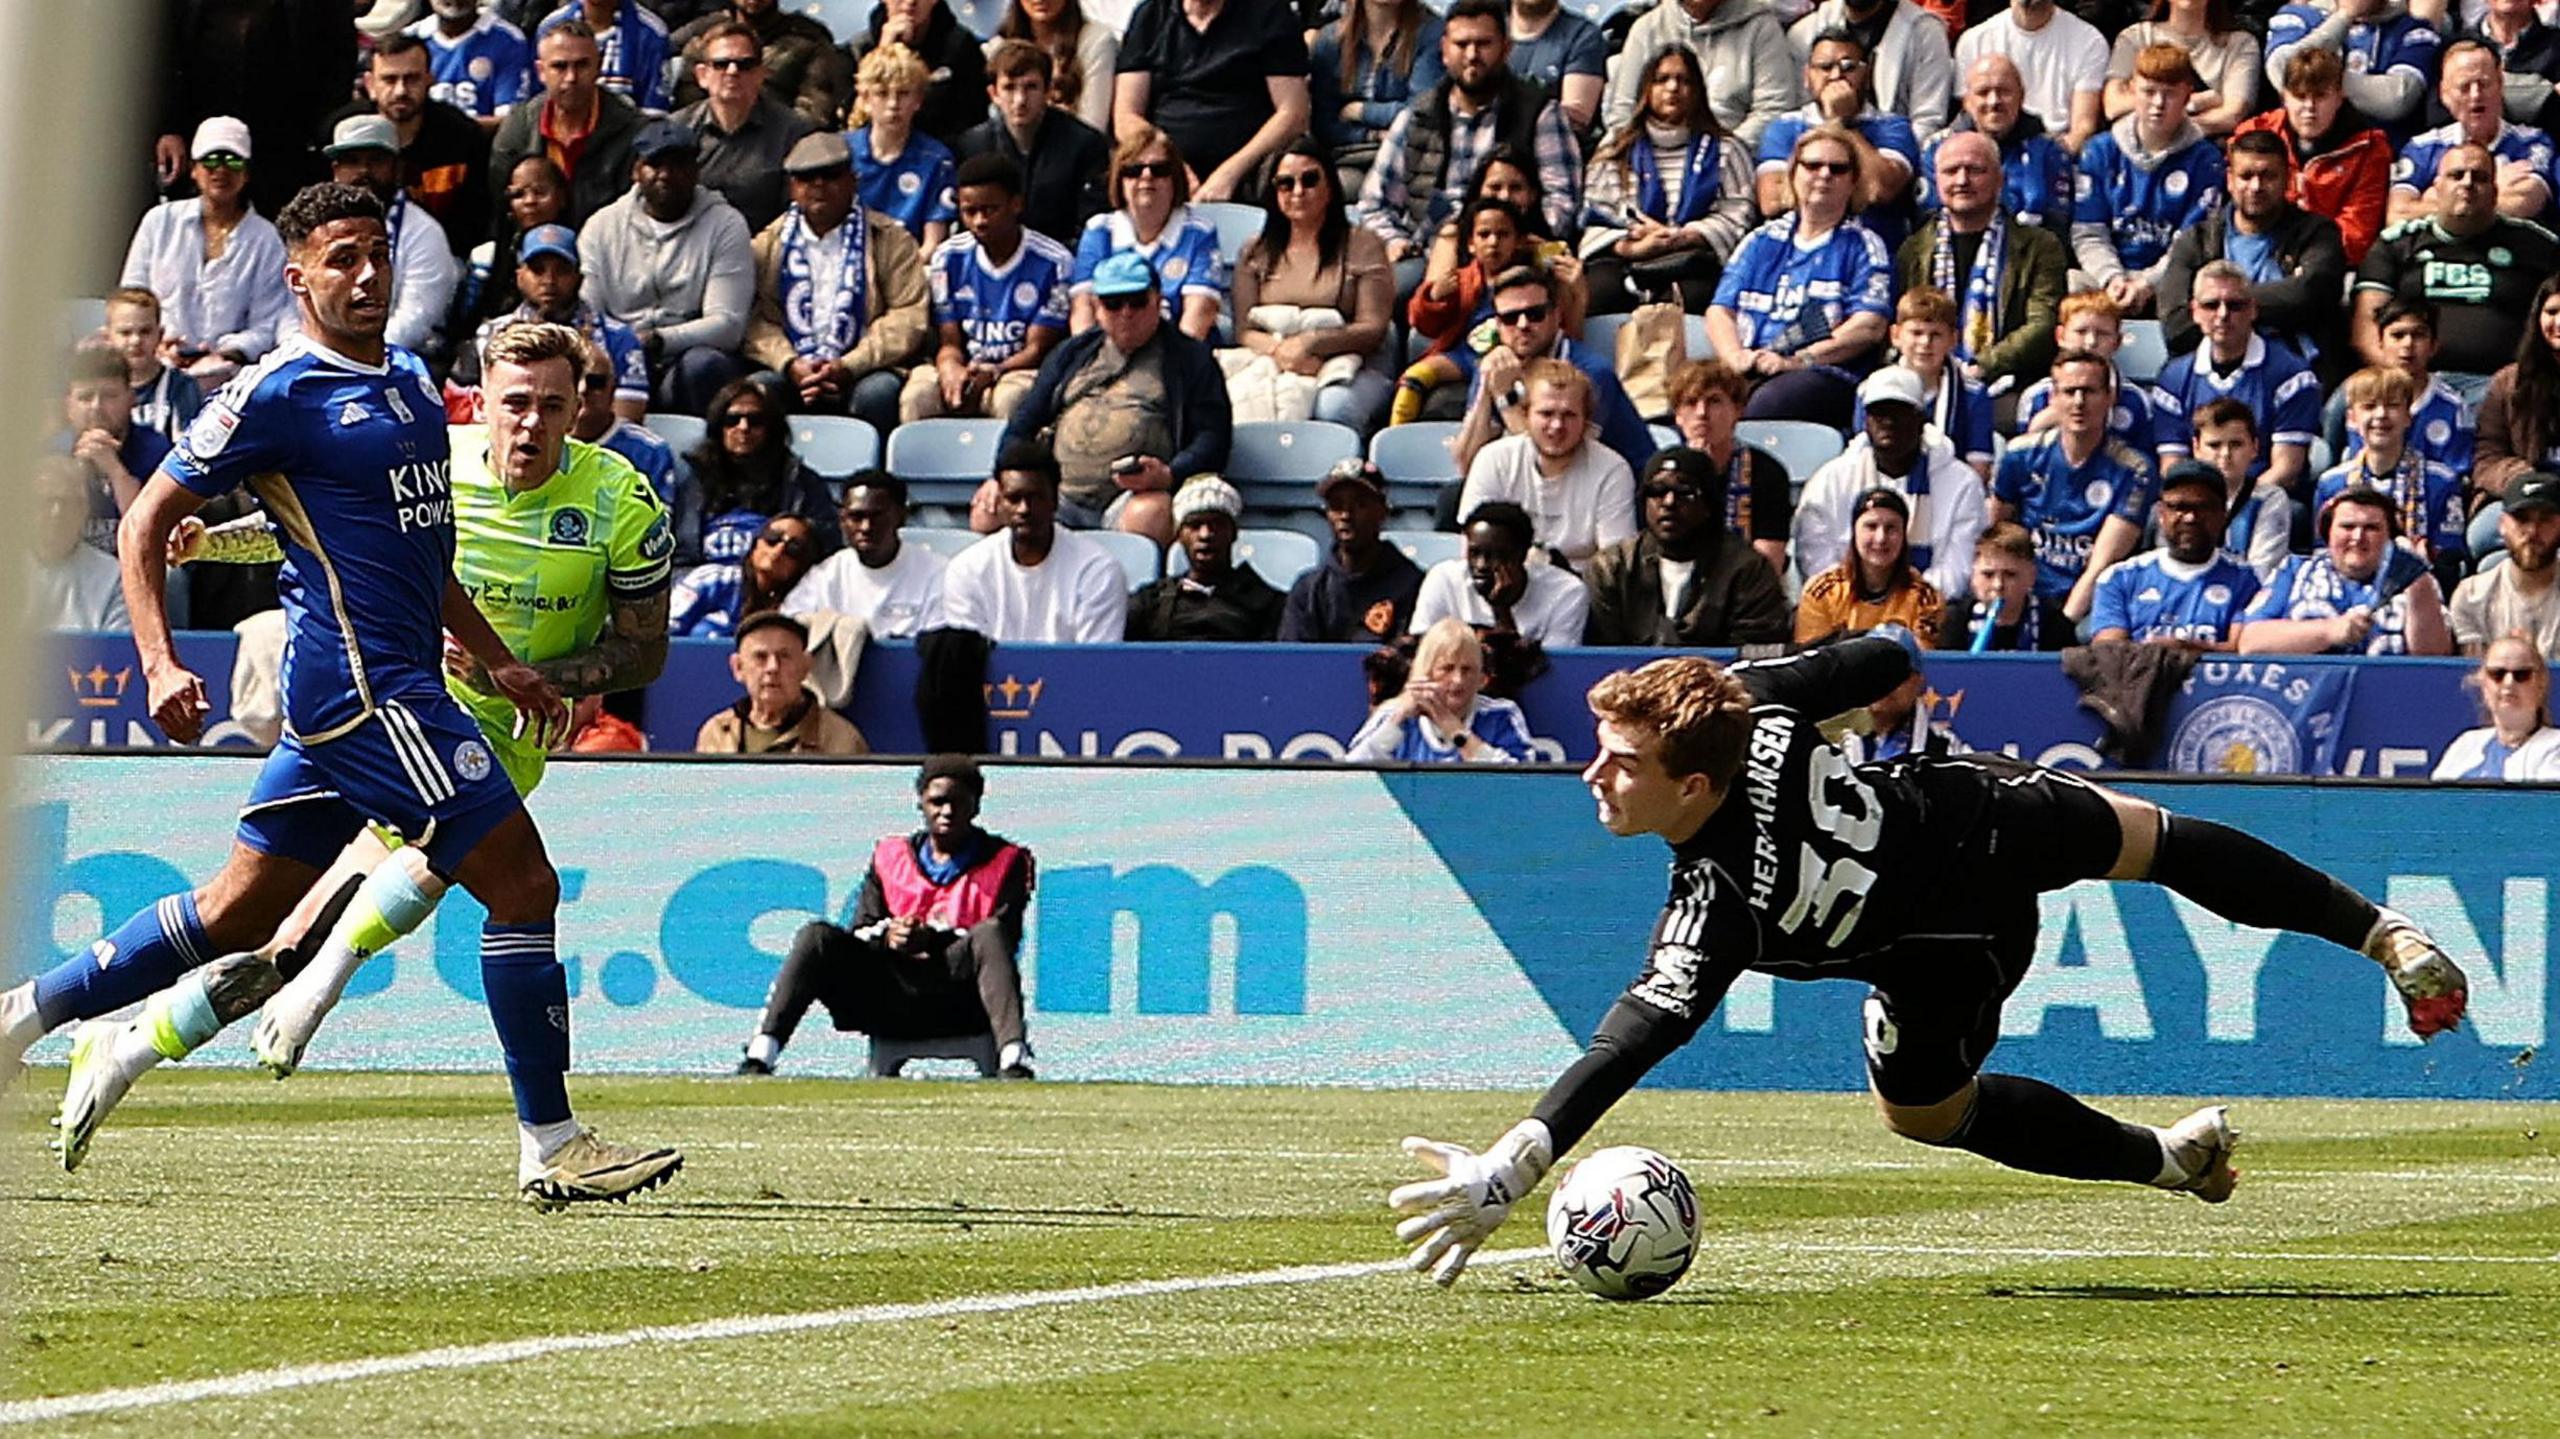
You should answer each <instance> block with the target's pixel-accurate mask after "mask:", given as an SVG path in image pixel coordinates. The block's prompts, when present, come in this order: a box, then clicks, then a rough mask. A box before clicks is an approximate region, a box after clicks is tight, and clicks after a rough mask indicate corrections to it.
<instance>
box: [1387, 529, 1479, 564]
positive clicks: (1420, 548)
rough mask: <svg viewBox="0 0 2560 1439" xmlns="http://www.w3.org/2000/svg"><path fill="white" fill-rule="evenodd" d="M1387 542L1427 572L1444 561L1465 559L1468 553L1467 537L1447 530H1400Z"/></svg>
mask: <svg viewBox="0 0 2560 1439" xmlns="http://www.w3.org/2000/svg"><path fill="white" fill-rule="evenodd" d="M1386 540H1387V543H1389V544H1391V545H1394V546H1395V547H1396V548H1397V549H1400V550H1402V551H1404V557H1405V558H1406V559H1409V560H1411V561H1413V562H1414V563H1415V564H1416V565H1419V566H1421V567H1422V568H1423V569H1426V570H1427V569H1429V568H1431V567H1432V566H1433V565H1436V564H1438V563H1440V562H1441V561H1442V560H1456V559H1464V558H1465V557H1466V553H1467V542H1466V539H1465V537H1464V536H1461V535H1453V534H1450V533H1449V532H1448V531H1446V530H1398V531H1396V532H1395V533H1394V534H1391V535H1388V536H1387V537H1386Z"/></svg>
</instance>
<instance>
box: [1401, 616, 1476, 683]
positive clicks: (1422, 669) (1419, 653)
mask: <svg viewBox="0 0 2560 1439" xmlns="http://www.w3.org/2000/svg"><path fill="white" fill-rule="evenodd" d="M1447 659H1472V660H1474V661H1475V662H1476V669H1477V671H1478V672H1479V673H1481V672H1482V671H1483V669H1484V641H1483V640H1482V639H1480V638H1478V637H1477V635H1476V632H1475V630H1474V628H1473V627H1471V626H1470V625H1468V623H1467V622H1466V621H1465V620H1462V619H1459V618H1458V617H1457V616H1456V615H1443V616H1441V617H1440V618H1439V619H1436V620H1433V621H1432V622H1431V628H1429V629H1427V630H1424V631H1423V632H1422V638H1421V640H1420V641H1418V642H1416V643H1415V645H1414V647H1413V672H1414V673H1415V674H1416V675H1428V674H1430V673H1431V670H1432V667H1433V666H1434V665H1437V664H1439V663H1440V662H1441V661H1442V660H1447Z"/></svg>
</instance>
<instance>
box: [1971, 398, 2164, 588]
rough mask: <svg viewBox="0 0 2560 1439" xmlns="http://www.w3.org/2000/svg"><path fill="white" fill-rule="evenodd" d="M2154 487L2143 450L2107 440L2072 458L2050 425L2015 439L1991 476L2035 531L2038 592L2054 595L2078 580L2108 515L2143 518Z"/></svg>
mask: <svg viewBox="0 0 2560 1439" xmlns="http://www.w3.org/2000/svg"><path fill="white" fill-rule="evenodd" d="M2157 489H2158V486H2157V482H2156V481H2155V480H2154V479H2153V477H2152V473H2151V462H2150V461H2149V460H2148V459H2145V458H2144V457H2143V456H2141V455H2138V454H2136V453H2134V452H2133V451H2132V450H2130V449H2128V448H2126V447H2125V446H2123V445H2121V444H2118V443H2116V442H2115V441H2113V440H2109V441H2107V442H2106V443H2104V444H2101V445H2100V446H2098V448H2097V449H2096V450H2095V451H2093V452H2092V453H2091V454H2090V456H2089V458H2088V459H2087V460H2085V461H2083V462H2082V463H2080V464H2078V465H2074V464H2072V463H2071V461H2070V458H2069V457H2068V456H2066V455H2065V454H2064V453H2063V449H2062V436H2061V435H2060V434H2059V433H2057V432H2055V431H2052V430H2047V431H2044V432H2042V433H2040V434H2034V435H2029V436H2027V437H2026V438H2025V439H2022V440H2020V441H2018V443H2016V444H2014V445H2011V446H2010V447H2009V452H2008V453H2007V454H2005V455H2002V456H2001V457H2000V468H1999V469H1998V470H1997V471H1996V472H1994V474H1993V476H1992V481H1991V493H1992V495H1993V497H1994V498H1996V499H1998V500H2000V501H2001V502H2002V503H2004V504H2006V505H2008V506H2009V507H2010V508H2011V509H2013V510H2015V511H2016V512H2017V516H2018V523H2020V524H2022V525H2025V526H2026V527H2027V530H2028V532H2029V533H2030V534H2033V535H2034V536H2035V539H2036V593H2037V594H2039V595H2051V596H2056V597H2059V596H2063V595H2067V594H2069V593H2071V587H2072V586H2073V585H2076V584H2078V583H2079V582H2080V574H2081V572H2082V571H2083V570H2086V569H2087V568H2088V567H2089V551H2090V550H2091V549H2092V548H2094V547H2095V546H2096V544H2097V542H2098V531H2099V530H2101V529H2103V528H2105V526H2106V522H2107V519H2108V517H2109V516H2115V517H2117V518H2120V519H2125V520H2129V521H2131V522H2132V523H2134V524H2136V525H2140V524H2144V523H2146V522H2147V521H2148V520H2149V519H2150V517H2151V502H2152V500H2153V498H2154V497H2155V496H2156V494H2157Z"/></svg>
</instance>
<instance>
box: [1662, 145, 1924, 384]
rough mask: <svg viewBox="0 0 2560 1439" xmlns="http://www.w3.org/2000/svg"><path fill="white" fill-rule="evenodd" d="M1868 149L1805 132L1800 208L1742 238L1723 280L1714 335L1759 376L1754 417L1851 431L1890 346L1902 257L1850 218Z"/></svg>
mask: <svg viewBox="0 0 2560 1439" xmlns="http://www.w3.org/2000/svg"><path fill="white" fill-rule="evenodd" d="M1859 154H1860V151H1859V148H1858V147H1857V146H1856V145H1855V144H1853V143H1852V142H1851V140H1850V137H1849V134H1848V132H1847V131H1845V130H1842V129H1841V128H1839V127H1838V126H1836V125H1821V126H1817V127H1815V128H1814V129H1811V130H1807V131H1805V132H1804V134H1803V135H1802V136H1800V137H1799V138H1798V139H1797V140H1796V144H1795V151H1794V154H1793V156H1792V157H1791V158H1790V159H1789V160H1788V162H1787V173H1786V183H1787V188H1788V189H1789V191H1790V192H1791V193H1792V198H1793V200H1794V208H1792V209H1791V210H1789V211H1787V212H1786V213H1785V214H1782V215H1780V216H1779V217H1778V218H1777V219H1774V220H1771V221H1770V222H1768V223H1767V224H1765V225H1762V226H1761V227H1760V228H1759V229H1757V230H1754V231H1752V232H1751V233H1750V234H1749V235H1746V236H1744V237H1743V241H1742V244H1741V245H1740V246H1738V247H1737V248H1736V249H1735V250H1734V253H1733V259H1732V261H1731V262H1730V263H1728V264H1727V265H1726V266H1725V269H1724V275H1723V278H1721V279H1720V280H1718V281H1717V282H1716V295H1715V303H1714V304H1712V305H1710V306H1709V307H1708V309H1707V339H1708V341H1709V343H1711V344H1712V345H1713V346H1714V347H1715V352H1716V356H1717V358H1719V359H1721V360H1723V361H1724V362H1725V363H1726V364H1728V365H1731V366H1732V367H1733V368H1734V369H1736V370H1739V371H1741V372H1742V373H1743V374H1744V375H1746V376H1748V377H1749V378H1750V379H1751V380H1752V382H1753V389H1752V392H1751V400H1750V403H1749V404H1747V405H1746V406H1745V407H1744V408H1743V417H1744V418H1746V419H1753V420H1812V421H1814V422H1816V423H1819V424H1825V425H1829V426H1831V427H1832V428H1833V429H1835V430H1837V429H1844V428H1846V426H1847V425H1848V423H1849V413H1850V408H1851V405H1852V402H1853V401H1854V400H1855V399H1856V397H1857V387H1858V379H1859V377H1860V376H1862V375H1864V374H1865V373H1866V372H1867V371H1868V370H1869V369H1871V368H1873V367H1874V365H1875V361H1876V357H1877V353H1878V351H1879V350H1881V349H1882V347H1883V345H1884V338H1885V331H1886V329H1887V327H1888V326H1889V325H1890V324H1891V323H1892V319H1893V256H1892V254H1891V253H1890V252H1888V251H1887V250H1886V249H1885V246H1884V241H1883V240H1881V239H1878V238H1877V237H1876V234H1875V232H1874V231H1872V230H1869V229H1867V228H1866V227H1865V226H1864V225H1861V224H1859V223H1858V222H1857V221H1856V220H1853V219H1851V218H1850V216H1849V210H1850V207H1851V206H1852V205H1854V204H1855V203H1856V202H1857V197H1858V194H1859V192H1860V190H1861V189H1862V188H1863V182H1864V178H1865V177H1864V176H1863V175H1862V174H1861V173H1860V165H1859Z"/></svg>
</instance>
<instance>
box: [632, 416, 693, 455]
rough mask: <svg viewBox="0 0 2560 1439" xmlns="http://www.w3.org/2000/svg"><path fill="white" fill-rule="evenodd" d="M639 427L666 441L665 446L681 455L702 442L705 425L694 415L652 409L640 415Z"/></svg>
mask: <svg viewBox="0 0 2560 1439" xmlns="http://www.w3.org/2000/svg"><path fill="white" fill-rule="evenodd" d="M640 428H642V429H644V430H647V431H648V432H649V433H650V434H653V435H655V436H657V437H658V438H659V439H662V440H664V441H666V442H667V448H669V449H671V450H673V451H675V452H676V453H677V454H679V455H681V454H683V453H685V452H686V451H687V450H690V449H692V448H693V447H694V446H696V445H698V444H701V443H702V437H703V435H704V434H705V433H706V427H705V426H704V425H703V423H702V420H701V419H700V417H698V416H694V415H662V414H659V413H657V412H656V411H654V410H652V411H650V412H649V413H648V414H645V415H642V416H641V417H640Z"/></svg>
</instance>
